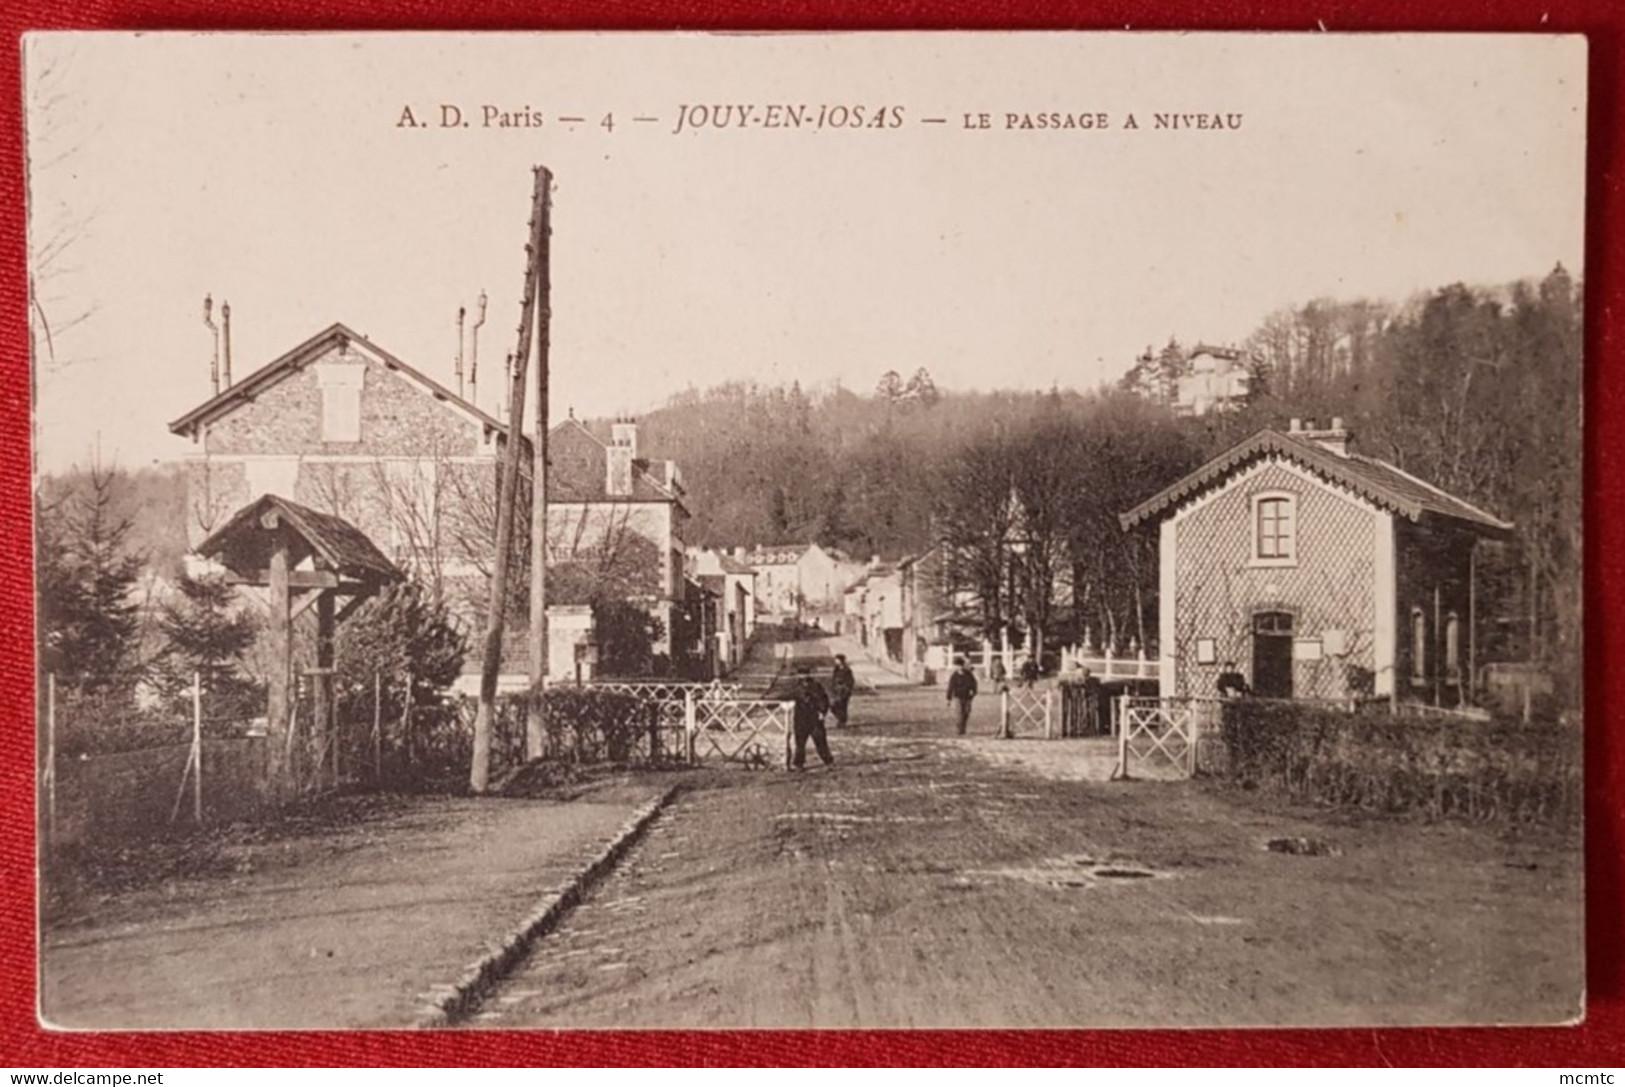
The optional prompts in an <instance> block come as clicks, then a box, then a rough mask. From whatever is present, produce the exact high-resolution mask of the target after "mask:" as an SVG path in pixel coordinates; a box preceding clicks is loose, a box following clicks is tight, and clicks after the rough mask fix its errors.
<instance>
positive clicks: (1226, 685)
mask: <svg viewBox="0 0 1625 1087" xmlns="http://www.w3.org/2000/svg"><path fill="white" fill-rule="evenodd" d="M1214 686H1215V687H1217V688H1218V690H1219V697H1220V698H1240V697H1241V696H1243V695H1249V694H1252V693H1253V691H1252V688H1251V687H1249V686H1247V679H1246V677H1245V676H1243V675H1242V674H1241V673H1240V672H1238V671H1236V662H1235V661H1225V662H1224V670H1223V671H1221V672H1220V673H1219V679H1218V682H1217V683H1215V684H1214Z"/></svg>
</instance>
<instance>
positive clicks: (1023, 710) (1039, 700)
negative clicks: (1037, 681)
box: [999, 687, 1060, 740]
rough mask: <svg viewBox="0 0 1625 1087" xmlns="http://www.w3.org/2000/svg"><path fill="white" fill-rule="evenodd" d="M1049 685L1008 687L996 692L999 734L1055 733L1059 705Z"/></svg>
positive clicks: (1047, 736)
mask: <svg viewBox="0 0 1625 1087" xmlns="http://www.w3.org/2000/svg"><path fill="white" fill-rule="evenodd" d="M1058 703H1059V700H1058V699H1057V698H1056V697H1055V691H1054V690H1053V689H1052V688H1047V687H1046V688H1044V689H1043V690H1039V689H1038V688H1036V687H1008V688H1006V689H1004V690H1002V691H1000V692H999V735H1000V736H1011V737H1016V736H1042V737H1044V738H1045V739H1046V740H1047V739H1051V738H1052V737H1054V736H1055V735H1056V732H1057V725H1058V723H1059V714H1060V706H1059V704H1058Z"/></svg>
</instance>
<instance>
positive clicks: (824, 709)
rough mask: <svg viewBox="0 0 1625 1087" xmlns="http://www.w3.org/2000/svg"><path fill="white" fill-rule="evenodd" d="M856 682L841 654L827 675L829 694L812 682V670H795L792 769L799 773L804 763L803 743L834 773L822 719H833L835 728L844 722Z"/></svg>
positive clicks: (819, 685) (827, 736) (833, 764)
mask: <svg viewBox="0 0 1625 1087" xmlns="http://www.w3.org/2000/svg"><path fill="white" fill-rule="evenodd" d="M856 687H857V680H856V678H855V677H854V676H853V675H852V667H851V666H850V665H849V664H847V663H846V655H845V654H844V653H837V654H835V668H834V670H833V671H832V672H831V673H830V677H829V690H828V691H827V692H826V691H825V690H824V686H823V684H821V683H819V682H818V680H816V679H814V678H813V674H812V666H811V665H806V664H803V665H801V666H800V667H799V668H797V669H796V686H795V692H794V696H793V697H794V700H795V711H794V721H793V722H792V725H793V728H794V732H795V750H794V752H793V753H792V755H791V757H790V766H791V768H792V769H795V770H800V769H803V768H804V767H805V766H806V763H807V741H808V740H811V741H812V743H813V748H814V750H816V751H817V752H818V757H819V758H820V759H822V760H823V762H824V768H825V769H826V770H833V769H835V756H834V755H832V754H830V750H829V734H828V733H827V732H825V730H824V718H825V717H826V716H833V717H834V718H835V725H836V727H837V728H844V727H845V726H846V722H847V708H848V706H849V705H850V703H851V701H852V692H853V690H854V689H856Z"/></svg>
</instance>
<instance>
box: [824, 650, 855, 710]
mask: <svg viewBox="0 0 1625 1087" xmlns="http://www.w3.org/2000/svg"><path fill="white" fill-rule="evenodd" d="M856 686H857V680H856V678H855V677H853V675H852V667H851V665H849V664H847V663H846V655H845V654H843V653H837V654H835V671H833V672H831V673H830V677H829V708H830V712H831V713H833V714H834V715H835V725H836V727H837V728H845V727H846V706H847V703H848V702H850V701H852V691H853V689H854V688H855V687H856Z"/></svg>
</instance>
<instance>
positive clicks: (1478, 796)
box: [1221, 699, 1584, 826]
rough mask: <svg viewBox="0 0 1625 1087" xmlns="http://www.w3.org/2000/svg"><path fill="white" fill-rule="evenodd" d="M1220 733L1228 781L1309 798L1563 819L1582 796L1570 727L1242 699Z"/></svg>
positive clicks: (1504, 817) (1511, 818)
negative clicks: (1350, 711)
mask: <svg viewBox="0 0 1625 1087" xmlns="http://www.w3.org/2000/svg"><path fill="white" fill-rule="evenodd" d="M1221 735H1222V737H1223V739H1224V743H1225V747H1226V748H1227V753H1228V757H1229V758H1228V774H1229V777H1230V779H1231V780H1233V781H1235V782H1237V783H1239V784H1241V785H1243V786H1247V787H1263V788H1267V789H1271V790H1274V791H1277V792H1280V793H1283V794H1285V795H1287V796H1290V797H1292V798H1294V799H1298V800H1303V801H1307V802H1310V803H1318V804H1325V805H1331V806H1336V807H1344V808H1358V809H1366V810H1372V811H1384V812H1415V813H1419V814H1423V815H1426V816H1429V817H1432V818H1462V819H1470V820H1483V821H1490V822H1502V823H1514V824H1537V823H1538V824H1548V825H1564V826H1567V825H1575V824H1577V823H1578V821H1579V819H1580V814H1581V809H1582V806H1583V801H1584V797H1583V789H1582V775H1581V742H1580V734H1579V731H1578V730H1577V729H1574V728H1572V727H1569V726H1562V725H1557V724H1541V723H1532V724H1524V723H1523V722H1521V721H1510V720H1502V719H1491V720H1474V719H1470V718H1465V717H1450V718H1443V717H1399V716H1394V715H1391V714H1387V713H1383V714H1358V713H1349V712H1346V711H1344V710H1338V709H1331V708H1328V707H1324V706H1317V705H1313V704H1309V703H1301V702H1273V701H1263V700H1258V699H1238V700H1235V701H1232V702H1227V703H1225V704H1224V709H1223V719H1222V725H1221Z"/></svg>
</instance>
